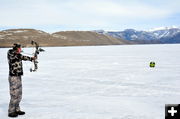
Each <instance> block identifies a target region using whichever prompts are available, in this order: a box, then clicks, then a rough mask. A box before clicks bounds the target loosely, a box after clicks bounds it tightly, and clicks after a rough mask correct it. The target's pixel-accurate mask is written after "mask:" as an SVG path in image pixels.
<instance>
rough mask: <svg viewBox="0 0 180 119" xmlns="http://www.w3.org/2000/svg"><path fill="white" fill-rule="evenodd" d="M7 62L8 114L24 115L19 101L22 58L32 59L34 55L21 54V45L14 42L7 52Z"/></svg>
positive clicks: (20, 95)
mask: <svg viewBox="0 0 180 119" xmlns="http://www.w3.org/2000/svg"><path fill="white" fill-rule="evenodd" d="M7 58H8V63H9V86H10V98H11V99H10V103H9V110H8V116H9V117H17V116H18V115H24V114H25V112H24V111H21V110H20V106H19V104H20V101H21V99H22V82H21V76H22V75H23V67H22V60H24V61H31V62H32V61H34V60H36V57H28V56H23V55H22V54H21V45H20V44H14V46H13V48H12V49H10V50H9V51H8V54H7Z"/></svg>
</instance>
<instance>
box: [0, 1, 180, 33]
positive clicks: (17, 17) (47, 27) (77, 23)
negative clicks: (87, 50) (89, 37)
mask: <svg viewBox="0 0 180 119" xmlns="http://www.w3.org/2000/svg"><path fill="white" fill-rule="evenodd" d="M179 5H180V0H0V30H2V29H9V28H35V29H39V30H44V31H47V32H54V31H62V30H63V31H65V30H99V29H104V30H113V31H120V30H124V29H129V28H133V29H137V30H148V29H151V28H156V27H162V26H173V25H175V26H180V22H179V21H180V7H179Z"/></svg>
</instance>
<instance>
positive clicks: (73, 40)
mask: <svg viewBox="0 0 180 119" xmlns="http://www.w3.org/2000/svg"><path fill="white" fill-rule="evenodd" d="M32 40H34V41H37V42H38V43H39V44H40V45H41V46H84V45H120V44H129V42H128V41H126V40H122V39H117V38H114V37H111V36H108V35H104V34H98V33H96V32H91V31H64V32H56V33H52V34H49V33H46V32H44V31H40V30H35V29H9V30H3V31H0V47H10V46H12V44H13V43H15V42H19V43H21V44H22V45H23V46H25V47H26V46H30V43H31V41H32Z"/></svg>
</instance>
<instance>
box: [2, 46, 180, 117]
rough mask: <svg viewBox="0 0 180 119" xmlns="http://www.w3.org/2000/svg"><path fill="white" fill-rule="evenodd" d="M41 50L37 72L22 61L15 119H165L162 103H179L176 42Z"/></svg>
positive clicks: (4, 105)
mask: <svg viewBox="0 0 180 119" xmlns="http://www.w3.org/2000/svg"><path fill="white" fill-rule="evenodd" d="M44 49H45V50H46V52H43V53H41V54H40V55H39V59H38V60H39V64H38V67H39V69H38V70H37V72H34V73H31V72H30V71H29V69H30V68H31V66H32V63H31V62H23V66H24V76H23V77H22V78H23V100H22V102H21V108H22V110H24V111H25V112H26V115H24V116H19V117H18V118H19V119H164V116H165V114H164V112H165V104H179V103H180V86H179V85H180V44H174V45H168V44H166V45H121V46H83V47H52V48H50V47H48V48H44ZM24 50H25V52H32V49H31V48H24ZM7 51H8V48H2V49H0V59H1V60H0V67H1V68H0V80H1V82H0V119H8V116H7V115H8V114H7V110H8V104H9V98H10V96H9V84H8V63H7V58H6V57H7ZM150 61H155V62H156V67H155V68H150V67H149V62H150Z"/></svg>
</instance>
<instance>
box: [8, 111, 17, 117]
mask: <svg viewBox="0 0 180 119" xmlns="http://www.w3.org/2000/svg"><path fill="white" fill-rule="evenodd" d="M8 116H9V117H17V116H18V114H17V113H16V112H12V113H9V114H8Z"/></svg>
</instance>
